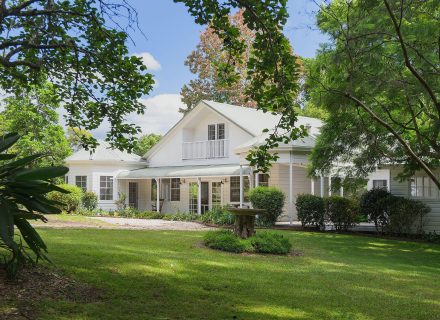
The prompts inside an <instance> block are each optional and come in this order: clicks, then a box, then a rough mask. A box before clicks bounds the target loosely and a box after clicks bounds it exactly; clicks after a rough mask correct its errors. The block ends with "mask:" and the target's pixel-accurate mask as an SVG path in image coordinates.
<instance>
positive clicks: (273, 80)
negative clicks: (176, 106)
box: [174, 0, 307, 171]
mask: <svg viewBox="0 0 440 320" xmlns="http://www.w3.org/2000/svg"><path fill="white" fill-rule="evenodd" d="M174 1H175V2H181V3H184V4H185V5H186V6H187V7H188V11H189V12H190V14H191V15H193V16H194V18H195V21H196V23H198V24H202V25H209V26H210V27H211V29H212V30H213V32H214V33H215V34H216V35H217V36H218V37H219V38H220V39H221V40H222V42H221V49H222V50H221V51H222V52H224V53H225V55H226V56H227V59H225V61H217V62H216V63H215V64H214V65H215V67H216V70H217V71H218V72H219V74H221V77H222V79H224V82H225V84H227V85H231V84H234V83H237V81H238V80H239V79H240V75H239V74H238V71H237V68H236V67H235V65H234V63H237V61H238V62H242V63H245V64H246V70H247V72H246V80H247V81H248V82H249V85H248V86H247V88H246V94H247V95H248V96H249V97H250V98H251V99H252V100H254V101H255V103H256V105H257V108H258V109H259V110H262V111H264V112H273V113H278V114H280V115H281V119H280V121H279V123H278V126H277V127H276V129H275V130H274V131H273V132H271V133H270V134H269V136H268V138H267V140H266V144H265V145H262V146H260V147H258V148H255V149H253V150H251V152H250V153H249V155H248V157H247V159H248V160H249V162H250V164H251V165H252V166H255V167H258V169H259V170H261V171H267V170H268V168H269V166H270V163H271V162H272V161H274V160H276V159H277V158H278V156H277V155H276V154H272V153H270V152H269V150H270V149H273V148H274V147H277V146H278V145H279V143H281V142H289V141H290V140H292V139H293V140H295V139H297V138H299V137H302V136H305V135H307V130H306V128H305V127H303V126H300V127H295V123H296V120H297V107H298V98H299V95H298V93H299V88H300V83H299V80H300V71H301V69H300V66H299V61H298V59H297V58H296V57H295V56H294V54H293V50H292V47H291V46H290V42H289V40H288V39H287V38H286V37H285V36H284V34H283V27H284V25H285V24H286V21H287V17H288V14H287V9H286V5H287V1H286V0H269V1H243V0H228V1H218V0H207V1H203V2H200V1H199V0H174ZM235 10H242V14H243V22H244V24H245V25H246V26H247V27H248V28H249V29H250V30H252V32H254V34H255V38H254V41H253V43H252V46H251V47H250V48H249V47H248V46H247V45H246V43H245V42H244V41H243V39H241V38H240V31H239V29H238V28H237V26H234V25H233V24H232V23H231V21H230V19H229V16H230V15H231V12H233V11H235ZM246 52H249V59H248V60H247V63H246V62H244V61H243V55H244V54H245V53H246ZM228 62H233V63H228Z"/></svg>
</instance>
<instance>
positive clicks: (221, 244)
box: [204, 230, 247, 253]
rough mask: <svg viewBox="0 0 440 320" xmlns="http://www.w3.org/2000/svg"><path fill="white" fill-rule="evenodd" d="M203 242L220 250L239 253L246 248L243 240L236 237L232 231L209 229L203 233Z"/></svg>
mask: <svg viewBox="0 0 440 320" xmlns="http://www.w3.org/2000/svg"><path fill="white" fill-rule="evenodd" d="M204 243H205V245H206V246H207V247H209V248H212V249H217V250H222V251H228V252H235V253H241V252H244V251H245V250H246V248H247V246H246V242H245V240H242V239H240V238H239V237H237V236H236V235H235V234H234V233H233V232H232V231H229V230H220V231H209V232H207V233H206V234H205V237H204Z"/></svg>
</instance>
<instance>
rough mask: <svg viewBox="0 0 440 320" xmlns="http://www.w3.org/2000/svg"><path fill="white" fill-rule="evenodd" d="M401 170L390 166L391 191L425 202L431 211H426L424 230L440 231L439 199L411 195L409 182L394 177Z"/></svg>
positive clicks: (420, 173) (394, 193) (419, 173)
mask: <svg viewBox="0 0 440 320" xmlns="http://www.w3.org/2000/svg"><path fill="white" fill-rule="evenodd" d="M401 171H402V170H401V169H400V168H396V167H391V168H390V176H391V181H390V186H391V193H392V194H393V195H396V196H402V197H405V198H410V199H414V200H419V201H422V202H423V203H425V204H427V205H428V206H429V207H430V208H431V212H430V213H428V215H427V216H426V217H425V225H424V230H425V231H427V232H429V231H436V232H437V233H439V232H440V199H438V198H437V199H435V198H421V197H412V196H411V192H410V183H409V181H408V180H404V181H399V180H398V179H396V177H397V175H398V174H399V173H400V172H401ZM417 175H423V176H426V174H424V173H422V172H418V173H416V176H417Z"/></svg>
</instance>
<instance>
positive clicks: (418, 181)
mask: <svg viewBox="0 0 440 320" xmlns="http://www.w3.org/2000/svg"><path fill="white" fill-rule="evenodd" d="M416 194H417V197H423V177H416Z"/></svg>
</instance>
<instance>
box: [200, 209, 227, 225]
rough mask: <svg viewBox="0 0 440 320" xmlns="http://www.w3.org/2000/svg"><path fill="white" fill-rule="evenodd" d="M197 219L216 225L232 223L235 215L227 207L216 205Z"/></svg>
mask: <svg viewBox="0 0 440 320" xmlns="http://www.w3.org/2000/svg"><path fill="white" fill-rule="evenodd" d="M199 220H200V221H202V222H204V223H212V224H216V225H232V224H234V221H235V217H234V215H233V214H232V213H230V212H229V211H228V209H227V208H221V207H218V208H213V209H212V210H211V211H208V212H206V213H205V214H203V215H201V216H200V217H199Z"/></svg>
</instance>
